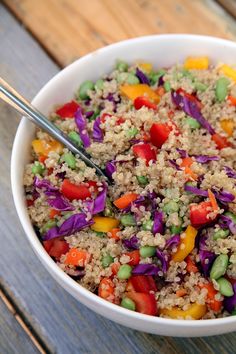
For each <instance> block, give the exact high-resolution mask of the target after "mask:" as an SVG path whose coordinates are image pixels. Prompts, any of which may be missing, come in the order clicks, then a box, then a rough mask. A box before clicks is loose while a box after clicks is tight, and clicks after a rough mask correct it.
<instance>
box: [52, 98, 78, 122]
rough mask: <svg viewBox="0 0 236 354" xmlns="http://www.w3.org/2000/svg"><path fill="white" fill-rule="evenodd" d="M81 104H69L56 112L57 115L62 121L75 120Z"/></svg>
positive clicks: (73, 102)
mask: <svg viewBox="0 0 236 354" xmlns="http://www.w3.org/2000/svg"><path fill="white" fill-rule="evenodd" d="M79 107H80V106H79V104H78V103H77V102H75V101H71V102H68V103H66V104H64V106H62V107H60V108H59V109H57V110H56V114H57V115H59V116H60V117H61V118H62V119H64V118H74V115H75V112H76V111H77V109H78V108H79Z"/></svg>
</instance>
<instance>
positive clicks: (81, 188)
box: [61, 179, 91, 200]
mask: <svg viewBox="0 0 236 354" xmlns="http://www.w3.org/2000/svg"><path fill="white" fill-rule="evenodd" d="M61 193H62V194H63V195H64V196H65V197H66V198H68V199H69V200H74V199H82V200H84V199H86V198H89V197H91V192H90V190H89V188H88V187H86V186H85V185H82V184H81V185H78V186H77V185H76V184H74V183H71V182H70V181H69V180H68V179H64V181H63V182H62V186H61Z"/></svg>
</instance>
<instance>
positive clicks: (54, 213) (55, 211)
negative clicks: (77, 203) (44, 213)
mask: <svg viewBox="0 0 236 354" xmlns="http://www.w3.org/2000/svg"><path fill="white" fill-rule="evenodd" d="M57 215H61V211H60V210H56V209H51V210H50V212H49V217H50V219H54V218H55V216H57Z"/></svg>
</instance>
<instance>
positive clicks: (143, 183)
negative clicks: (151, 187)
mask: <svg viewBox="0 0 236 354" xmlns="http://www.w3.org/2000/svg"><path fill="white" fill-rule="evenodd" d="M136 178H137V180H138V183H139V184H140V185H141V186H143V187H144V186H146V185H147V184H148V183H149V181H148V178H147V177H146V176H136Z"/></svg>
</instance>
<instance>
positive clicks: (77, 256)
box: [64, 248, 90, 267]
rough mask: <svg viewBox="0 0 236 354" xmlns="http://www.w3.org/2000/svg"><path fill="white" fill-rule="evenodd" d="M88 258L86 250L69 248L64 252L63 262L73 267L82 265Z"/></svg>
mask: <svg viewBox="0 0 236 354" xmlns="http://www.w3.org/2000/svg"><path fill="white" fill-rule="evenodd" d="M89 260H90V254H89V253H88V252H87V251H83V250H78V249H77V248H71V249H70V250H69V252H68V253H67V254H66V258H65V261H64V263H65V264H68V265H73V266H75V267H84V266H85V265H86V264H87V263H88V262H89Z"/></svg>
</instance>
